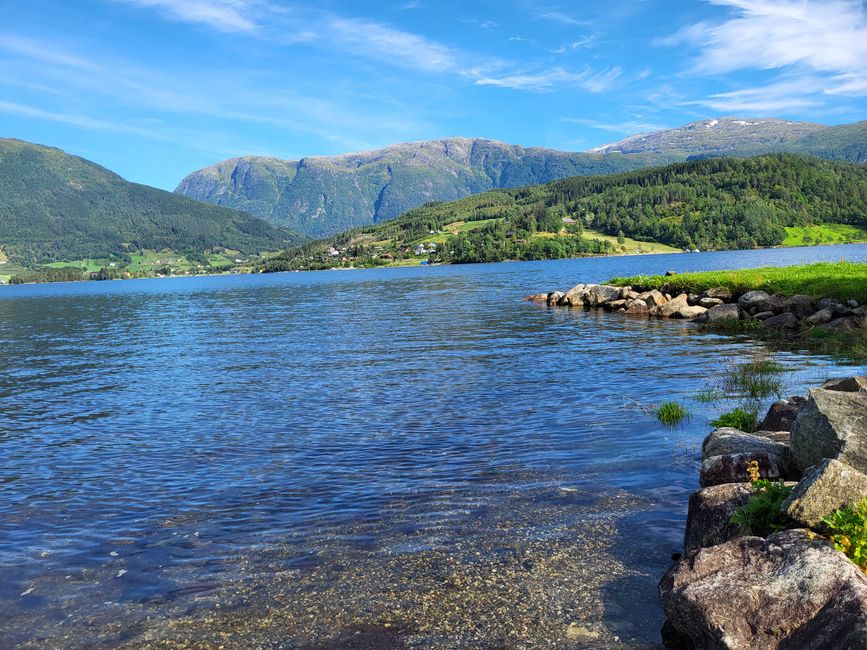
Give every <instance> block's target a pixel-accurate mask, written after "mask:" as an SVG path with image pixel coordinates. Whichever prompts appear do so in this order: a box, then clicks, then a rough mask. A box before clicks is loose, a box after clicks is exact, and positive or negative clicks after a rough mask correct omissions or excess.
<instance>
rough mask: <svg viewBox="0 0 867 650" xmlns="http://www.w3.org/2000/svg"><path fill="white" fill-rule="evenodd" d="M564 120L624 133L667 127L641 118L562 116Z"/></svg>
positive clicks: (659, 129) (643, 131)
mask: <svg viewBox="0 0 867 650" xmlns="http://www.w3.org/2000/svg"><path fill="white" fill-rule="evenodd" d="M563 121H564V122H569V123H570V124H580V125H581V126H589V127H590V128H593V129H600V130H602V131H611V132H612V133H625V134H627V135H634V134H636V133H647V132H648V131H661V130H663V129H667V128H669V127H668V126H666V125H664V124H658V123H655V122H643V121H641V120H625V121H623V122H603V121H602V120H593V119H589V118H584V117H564V118H563Z"/></svg>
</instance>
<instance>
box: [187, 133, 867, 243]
mask: <svg viewBox="0 0 867 650" xmlns="http://www.w3.org/2000/svg"><path fill="white" fill-rule="evenodd" d="M769 152H791V153H805V154H810V155H815V156H819V157H823V158H829V159H837V160H845V161H851V162H862V163H863V162H867V122H858V123H855V124H847V125H842V126H835V127H829V126H824V125H821V124H814V123H809V122H793V121H788V120H778V119H767V118H760V119H759V118H752V119H745V118H735V117H729V118H723V117H721V118H716V119H712V120H702V121H699V122H693V123H691V124H687V125H685V126H683V127H680V128H677V129H667V130H663V131H657V132H654V133H649V134H643V135H637V136H632V137H630V138H626V139H625V140H622V141H620V142H618V143H614V144H609V145H603V146H601V147H596V148H594V149H591V150H590V151H586V152H572V153H570V152H563V151H556V150H552V149H543V148H537V147H531V148H525V147H522V146H519V145H510V144H505V143H502V142H497V141H494V140H486V139H481V138H446V139H441V140H432V141H424V142H410V143H404V144H398V145H393V146H390V147H386V148H384V149H378V150H375V151H368V152H360V153H353V154H345V155H339V156H328V157H312V158H302V159H301V160H281V159H277V158H264V157H257V156H245V157H241V158H232V159H229V160H225V161H222V162H219V163H216V164H214V165H211V166H209V167H206V168H204V169H201V170H198V171H195V172H193V173H191V174H189V175H188V176H187V177H186V178H184V179H183V180H182V181H181V183H180V185H179V186H178V188H177V190H176V192H178V193H180V194H183V195H185V196H188V197H191V198H194V199H198V200H200V201H205V202H208V203H213V204H216V205H221V206H226V207H231V208H235V209H238V210H243V211H246V212H249V213H250V214H253V215H255V216H257V217H260V218H262V219H266V220H268V221H269V222H271V223H273V224H277V225H280V226H285V227H289V228H292V229H294V230H297V231H299V232H302V233H304V234H306V235H309V236H313V237H322V236H327V235H330V234H334V233H338V232H341V231H343V230H346V229H349V228H354V227H358V226H365V225H370V224H376V223H381V222H383V221H387V220H389V219H392V218H394V217H396V216H398V215H400V214H402V213H404V212H406V211H407V210H409V209H412V208H415V207H418V206H420V205H423V204H425V203H429V202H431V201H450V200H454V199H458V198H461V197H464V196H468V195H471V194H477V193H479V192H483V191H486V190H490V189H497V188H513V187H520V186H524V185H530V184H537V183H547V182H550V181H553V180H557V179H561V178H566V177H570V176H578V175H580V176H587V175H595V174H607V173H616V172H623V171H630V170H634V169H640V168H644V167H651V166H658V165H663V164H668V163H672V162H678V161H685V160H689V159H693V158H696V157H708V156H720V155H735V156H752V155H757V154H762V153H769Z"/></svg>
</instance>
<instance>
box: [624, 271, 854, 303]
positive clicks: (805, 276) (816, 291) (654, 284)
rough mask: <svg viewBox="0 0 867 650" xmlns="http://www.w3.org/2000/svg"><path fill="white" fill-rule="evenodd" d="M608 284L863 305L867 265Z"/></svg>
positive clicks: (693, 275)
mask: <svg viewBox="0 0 867 650" xmlns="http://www.w3.org/2000/svg"><path fill="white" fill-rule="evenodd" d="M610 283H611V284H617V285H621V286H624V285H629V286H632V287H636V288H640V289H641V290H646V289H663V288H664V289H666V290H667V291H669V292H670V293H681V292H686V293H701V292H702V291H705V290H706V289H711V288H713V287H726V288H727V289H730V290H731V291H732V293H734V294H735V295H741V294H743V293H746V292H747V291H751V290H753V289H761V290H763V291H767V292H768V293H776V294H780V295H783V296H792V295H795V294H806V295H808V296H814V297H824V296H833V297H834V298H837V299H838V300H847V299H850V298H852V299H854V300H857V301H858V302H860V303H865V302H867V264H856V263H854V262H820V263H817V264H805V265H799V266H781V267H768V268H759V269H740V270H737V271H705V272H700V273H680V274H678V275H675V276H669V277H666V276H662V275H648V276H643V275H639V276H635V277H631V278H614V279H613V280H611V281H610Z"/></svg>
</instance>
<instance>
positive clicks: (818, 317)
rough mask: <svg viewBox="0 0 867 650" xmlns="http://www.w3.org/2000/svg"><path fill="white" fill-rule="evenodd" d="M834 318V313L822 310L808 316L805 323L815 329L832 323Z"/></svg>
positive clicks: (826, 309)
mask: <svg viewBox="0 0 867 650" xmlns="http://www.w3.org/2000/svg"><path fill="white" fill-rule="evenodd" d="M833 318H834V312H833V311H831V310H830V309H828V308H827V307H826V308H825V309H820V310H819V311H817V312H816V313H815V314H813V315H812V316H807V317H806V318H805V319H804V323H806V324H807V325H809V326H810V327H815V326H816V325H824V324H825V323H830V322H831V321H832V320H833Z"/></svg>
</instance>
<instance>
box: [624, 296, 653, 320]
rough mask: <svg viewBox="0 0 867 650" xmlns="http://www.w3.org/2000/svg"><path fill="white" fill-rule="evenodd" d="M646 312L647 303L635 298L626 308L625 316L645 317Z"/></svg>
mask: <svg viewBox="0 0 867 650" xmlns="http://www.w3.org/2000/svg"><path fill="white" fill-rule="evenodd" d="M647 312H648V307H647V303H646V302H644V301H643V300H642V299H641V298H636V299H635V300H633V301H632V302H631V303H629V306H628V307H627V308H626V313H627V314H637V315H642V316H643V315H645V314H647Z"/></svg>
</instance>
